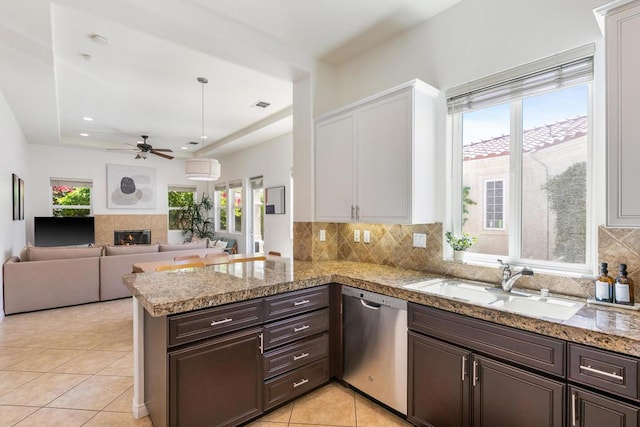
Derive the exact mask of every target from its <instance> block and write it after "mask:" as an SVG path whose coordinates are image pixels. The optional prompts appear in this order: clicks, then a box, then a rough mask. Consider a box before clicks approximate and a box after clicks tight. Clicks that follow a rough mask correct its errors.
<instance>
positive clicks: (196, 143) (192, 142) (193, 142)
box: [187, 141, 200, 145]
mask: <svg viewBox="0 0 640 427" xmlns="http://www.w3.org/2000/svg"><path fill="white" fill-rule="evenodd" d="M187 144H189V145H198V144H200V143H199V142H195V141H189V142H188V143H187Z"/></svg>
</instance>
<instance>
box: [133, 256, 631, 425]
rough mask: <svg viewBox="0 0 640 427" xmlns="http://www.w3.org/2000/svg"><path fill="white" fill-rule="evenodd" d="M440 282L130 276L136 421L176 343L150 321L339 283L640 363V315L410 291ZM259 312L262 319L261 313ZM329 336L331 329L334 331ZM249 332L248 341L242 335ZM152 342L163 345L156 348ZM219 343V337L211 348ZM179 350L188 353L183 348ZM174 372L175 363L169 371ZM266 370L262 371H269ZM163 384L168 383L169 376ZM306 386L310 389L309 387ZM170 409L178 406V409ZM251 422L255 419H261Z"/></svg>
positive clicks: (390, 273)
mask: <svg viewBox="0 0 640 427" xmlns="http://www.w3.org/2000/svg"><path fill="white" fill-rule="evenodd" d="M432 278H433V276H431V275H429V274H426V273H424V272H418V271H412V270H404V269H399V268H393V267H387V266H381V265H374V264H365V263H355V262H347V261H326V262H303V261H290V260H287V259H268V260H266V261H254V262H246V263H236V264H221V265H214V266H208V267H204V268H195V269H187V270H177V271H171V272H160V273H155V272H153V273H139V274H132V275H127V276H125V284H126V285H127V287H128V288H129V289H130V290H131V292H132V294H133V296H134V402H133V404H134V416H136V417H140V416H143V415H145V414H146V413H147V409H148V406H149V402H148V401H147V400H146V399H145V394H148V393H149V391H150V389H149V387H150V384H149V383H150V379H149V378H148V375H147V376H145V375H144V362H145V359H146V357H145V353H152V352H158V351H159V350H158V348H162V349H163V351H164V352H167V345H168V341H169V336H164V335H161V336H157V337H150V336H147V337H145V336H144V334H143V331H144V330H145V329H144V328H145V327H146V326H147V325H144V322H145V320H146V321H147V322H148V323H154V322H160V323H161V324H162V325H163V327H164V325H168V323H169V320H170V319H180V316H183V315H185V313H187V314H189V313H191V314H193V313H195V314H197V313H206V312H207V310H206V309H212V308H214V309H217V308H220V306H225V305H230V306H234V305H235V304H237V303H247V304H249V305H251V304H254V303H255V302H258V304H254V305H253V306H250V307H245V308H246V310H245V312H250V311H251V310H262V308H261V307H262V306H263V305H262V301H271V302H274V304H275V303H277V301H278V300H277V299H278V298H281V296H282V295H283V294H287V295H289V294H291V295H294V296H298V295H305V294H304V293H305V292H311V294H310V295H312V297H311V298H304V299H303V301H306V300H310V301H315V300H313V298H320V299H322V298H324V297H322V296H319V295H320V293H318V292H315V290H316V289H324V288H327V289H329V290H331V289H334V288H336V286H335V285H332V284H339V285H348V286H351V287H355V288H360V289H363V290H368V291H372V292H376V293H380V294H384V295H388V296H393V297H397V298H401V299H405V300H407V301H409V302H412V303H416V304H419V305H420V306H427V307H433V308H437V309H440V310H444V311H447V312H451V313H457V314H461V315H465V316H467V317H471V318H474V319H481V320H485V321H489V322H492V323H494V324H498V325H502V326H507V327H511V328H517V329H519V330H524V331H529V332H533V333H537V334H540V335H544V336H547V337H553V338H556V339H560V340H563V341H567V342H570V343H579V344H585V345H587V346H591V347H596V348H598V349H603V350H609V351H612V352H616V353H621V354H623V355H628V356H632V357H635V358H637V357H640V316H639V315H638V314H637V313H636V312H628V311H625V310H619V309H603V308H601V307H594V306H589V305H586V306H585V307H584V308H582V309H581V310H580V311H579V312H578V313H577V314H576V315H574V316H572V317H571V318H570V319H569V320H565V321H554V320H552V319H546V318H533V317H527V316H522V315H519V314H515V313H510V312H506V311H504V310H501V309H499V308H492V307H486V306H480V305H473V304H469V303H466V302H464V301H459V300H454V299H448V298H442V297H438V296H434V295H428V294H424V293H420V292H417V291H414V290H410V289H405V288H403V286H405V285H408V284H412V283H416V282H421V281H424V280H428V279H432ZM314 292H315V293H314ZM301 293H303V294H301ZM316 294H318V295H316ZM322 301H324V300H322ZM328 301H329V300H328V299H327V300H326V303H324V304H326V305H328ZM331 303H332V304H335V303H336V301H335V300H334V299H332V300H331ZM338 304H339V302H338ZM321 307H322V305H318V306H317V309H315V310H316V311H312V312H310V313H306V314H302V316H307V317H305V318H311V317H312V316H316V315H320V314H321V313H322V311H323V310H325V309H322V308H321ZM203 309H204V310H203ZM247 310H249V311H247ZM192 312H193V313H192ZM254 313H257V312H256V311H254ZM259 316H263V313H262V312H260V313H259ZM228 318H231V317H228ZM226 319H227V317H224V316H223V317H222V321H226ZM276 320H277V319H276ZM286 321H288V320H286ZM229 322H230V321H229ZM281 322H283V321H282V320H278V321H277V322H275V323H274V324H276V323H281ZM214 323H216V322H212V325H213V324H214ZM263 324H264V325H268V324H267V323H266V321H264V323H263V320H260V321H259V322H254V323H251V324H248V326H247V327H246V328H245V329H244V330H243V331H244V332H238V333H234V339H235V340H236V341H237V342H246V343H247V344H248V346H252V345H253V344H255V347H256V348H257V347H258V346H260V347H261V348H262V347H263V346H264V345H265V344H264V343H263V342H261V341H262V339H263V338H262V333H261V331H262V325H263ZM266 327H268V326H265V328H266ZM326 329H327V330H328V327H327V328H326ZM243 333H244V335H242V334H243ZM319 333H320V335H317V337H318V339H321V338H322V337H323V336H324V335H322V334H321V332H319ZM225 336H226V335H225ZM314 337H316V335H314ZM151 338H158V339H160V340H161V341H162V342H160V343H159V345H156V346H155V347H154V346H153V345H152V343H151ZM216 339H217V338H215V339H214V338H212V339H211V341H215V340H216ZM314 339H316V338H314ZM322 339H325V338H322ZM329 339H331V337H329ZM243 340H244V341H243ZM310 341H311V340H309V342H310ZM234 342H235V341H234ZM156 344H158V343H156ZM310 345H311V344H310ZM175 348H177V349H178V350H180V349H181V347H175ZM247 348H248V347H247ZM301 354H304V352H303V353H301ZM147 356H149V354H147ZM257 357H261V353H258V356H257ZM294 357H295V356H294ZM168 365H169V363H167V364H165V365H163V366H168ZM172 366H173V365H172ZM306 366H307V367H309V369H315V370H314V371H313V372H310V373H311V374H312V375H313V374H314V372H323V375H325V376H324V377H322V378H323V379H324V380H325V381H326V380H328V379H329V377H327V376H326V370H327V367H326V366H322V364H321V361H316V362H313V363H309V364H307V365H306ZM166 369H168V368H166ZM259 370H260V371H262V369H261V368H260V369H259ZM154 372H155V371H154ZM234 372H235V371H234ZM258 374H259V375H260V384H262V379H263V378H262V372H258ZM283 375H287V374H283ZM160 377H161V378H163V381H164V377H163V376H160ZM274 378H275V380H274V379H266V380H265V387H266V388H265V390H267V391H266V392H265V399H266V401H267V405H265V406H267V409H270V407H275V406H277V404H279V403H282V402H284V401H278V400H277V399H275V398H274V399H275V400H274V401H273V402H275V403H274V406H269V403H268V402H269V399H268V397H269V396H271V395H269V393H271V392H272V391H273V390H274V389H269V388H268V386H269V385H273V387H276V386H277V379H278V378H280V377H274ZM156 379H157V378H156ZM636 382H637V381H636ZM145 384H146V385H145ZM317 385H319V384H317ZM294 386H295V385H294ZM302 387H303V388H304V386H302ZM269 390H271V391H269ZM257 396H258V397H257V398H258V399H260V400H261V401H260V402H259V405H258V406H259V408H257V409H256V412H255V416H257V415H259V413H260V411H262V409H263V407H262V391H260V392H259V393H258V395H257ZM171 397H172V396H168V399H169V400H171ZM173 397H175V396H173ZM145 402H146V405H145ZM168 405H169V406H170V404H168ZM162 411H164V412H167V411H168V410H167V408H163V409H162ZM150 412H152V419H153V421H154V424H156V425H159V426H162V425H172V424H171V423H170V422H168V421H167V422H166V424H163V422H158V420H157V418H158V416H157V415H156V417H155V418H154V414H153V411H150ZM248 416H249V417H250V418H252V417H253V416H254V415H248ZM167 418H168V417H167Z"/></svg>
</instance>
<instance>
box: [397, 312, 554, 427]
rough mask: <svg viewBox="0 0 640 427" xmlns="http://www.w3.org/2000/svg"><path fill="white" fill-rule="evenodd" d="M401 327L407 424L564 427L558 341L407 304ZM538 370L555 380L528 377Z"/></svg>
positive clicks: (541, 376) (542, 377) (540, 376)
mask: <svg viewBox="0 0 640 427" xmlns="http://www.w3.org/2000/svg"><path fill="white" fill-rule="evenodd" d="M409 329H410V330H413V331H414V332H410V333H409V414H408V418H409V421H411V422H413V423H414V424H416V425H420V426H452V427H454V426H469V425H473V426H518V427H521V426H531V427H542V426H549V427H561V426H563V425H564V419H565V409H564V408H565V388H566V386H565V383H564V378H562V375H563V373H564V343H563V342H562V341H560V340H556V339H553V338H548V337H543V336H539V335H536V334H531V333H527V332H523V331H518V330H514V329H512V328H507V327H503V326H499V325H495V324H492V323H489V322H484V321H479V320H476V319H470V318H467V317H465V316H461V315H457V314H453V313H447V312H443V311H441V310H437V309H433V308H428V307H423V306H420V305H417V304H409ZM416 332H420V333H423V334H428V335H431V337H428V336H424V335H421V334H420V333H416ZM445 340H446V341H448V342H445ZM541 367H545V368H546V371H544V372H547V373H551V374H552V375H553V376H558V377H559V378H558V379H554V378H548V377H546V376H543V375H540V374H538V373H537V372H535V370H536V369H541Z"/></svg>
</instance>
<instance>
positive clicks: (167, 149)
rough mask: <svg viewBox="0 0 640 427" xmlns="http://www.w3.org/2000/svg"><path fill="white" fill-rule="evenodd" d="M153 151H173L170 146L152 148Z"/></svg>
mask: <svg viewBox="0 0 640 427" xmlns="http://www.w3.org/2000/svg"><path fill="white" fill-rule="evenodd" d="M153 150H154V151H166V152H170V153H173V150H172V149H170V148H154V149H153Z"/></svg>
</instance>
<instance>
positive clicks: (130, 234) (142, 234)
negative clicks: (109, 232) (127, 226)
mask: <svg viewBox="0 0 640 427" xmlns="http://www.w3.org/2000/svg"><path fill="white" fill-rule="evenodd" d="M113 243H114V244H115V245H148V244H149V243H151V230H115V231H114V232H113Z"/></svg>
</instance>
